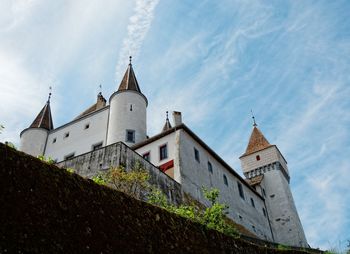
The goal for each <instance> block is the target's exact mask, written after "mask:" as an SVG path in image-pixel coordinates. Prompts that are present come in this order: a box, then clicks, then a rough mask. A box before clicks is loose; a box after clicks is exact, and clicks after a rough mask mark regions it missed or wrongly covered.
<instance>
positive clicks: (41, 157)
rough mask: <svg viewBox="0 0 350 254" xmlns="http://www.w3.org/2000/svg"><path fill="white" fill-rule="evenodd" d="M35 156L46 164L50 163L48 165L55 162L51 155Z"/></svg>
mask: <svg viewBox="0 0 350 254" xmlns="http://www.w3.org/2000/svg"><path fill="white" fill-rule="evenodd" d="M37 158H38V159H39V160H41V161H43V162H46V163H47V164H50V165H52V164H55V161H54V160H53V159H52V158H51V157H48V158H45V156H44V155H38V157H37Z"/></svg>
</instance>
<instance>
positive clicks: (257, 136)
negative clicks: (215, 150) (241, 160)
mask: <svg viewBox="0 0 350 254" xmlns="http://www.w3.org/2000/svg"><path fill="white" fill-rule="evenodd" d="M270 146H272V145H271V144H270V143H269V141H267V139H266V138H265V137H264V135H263V134H262V132H261V131H260V130H259V129H258V128H257V127H256V126H254V128H253V131H252V134H251V135H250V139H249V143H248V146H247V149H246V151H245V153H244V154H243V155H242V156H241V157H243V156H246V155H249V154H252V153H255V152H257V151H260V150H263V149H265V148H267V147H270Z"/></svg>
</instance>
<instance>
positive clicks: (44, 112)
mask: <svg viewBox="0 0 350 254" xmlns="http://www.w3.org/2000/svg"><path fill="white" fill-rule="evenodd" d="M50 97H51V93H50V94H49V98H48V100H47V102H46V104H45V105H44V107H43V108H42V109H41V111H40V113H39V114H38V115H37V117H36V118H35V120H34V121H33V123H32V124H31V125H30V126H29V127H28V128H27V129H24V130H23V131H22V132H21V134H20V138H21V144H20V150H21V151H22V152H25V153H27V154H30V155H33V156H35V157H36V156H38V155H44V153H45V148H46V142H47V137H48V135H49V132H50V131H51V130H52V129H53V123H52V116H51V109H50Z"/></svg>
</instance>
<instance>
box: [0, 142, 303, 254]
mask: <svg viewBox="0 0 350 254" xmlns="http://www.w3.org/2000/svg"><path fill="white" fill-rule="evenodd" d="M0 253H249V254H260V253H264V254H265V253H304V252H301V251H296V250H290V251H278V250H274V249H268V248H263V247H260V246H257V245H254V244H251V243H249V242H247V241H244V240H241V239H234V238H231V237H228V236H225V235H223V234H220V233H218V232H216V231H213V230H207V229H206V228H204V227H203V226H202V225H199V224H196V223H193V222H191V221H189V220H186V219H184V218H181V217H179V216H176V215H174V214H171V213H168V212H167V211H165V210H163V209H161V208H158V207H154V206H151V205H149V204H147V203H144V202H141V201H137V200H135V199H133V198H130V197H128V196H127V195H125V194H123V193H120V192H118V191H116V190H113V189H110V188H108V187H105V186H99V185H97V184H95V183H94V182H92V181H91V180H88V179H84V178H82V177H80V176H79V175H77V174H71V173H68V172H67V171H66V170H64V169H61V168H58V167H56V166H52V165H48V164H46V163H42V162H41V161H39V160H38V159H36V158H33V157H31V156H28V155H25V154H23V153H20V152H16V151H15V150H13V149H11V148H9V147H7V146H5V145H3V144H0Z"/></svg>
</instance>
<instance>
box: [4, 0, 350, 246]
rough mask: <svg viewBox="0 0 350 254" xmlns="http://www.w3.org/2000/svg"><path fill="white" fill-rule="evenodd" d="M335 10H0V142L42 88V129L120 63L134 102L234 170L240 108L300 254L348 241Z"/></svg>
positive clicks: (40, 4)
mask: <svg viewBox="0 0 350 254" xmlns="http://www.w3.org/2000/svg"><path fill="white" fill-rule="evenodd" d="M349 13H350V2H349V1H345V0H344V1H340V0H338V1H328V0H327V1H321V0H319V1H311V0H294V1H277V0H276V1H272V0H269V1H253V0H249V1H243V0H241V1H233V0H226V1H225V0H221V1H209V0H208V1H170V0H168V1H166V0H163V1H158V0H136V1H122V0H119V1H117V0H113V1H112V0H111V1H107V0H105V1H92V0H91V1H83V0H81V1H78V0H77V1H68V0H66V1H64V0H61V1H44V0H23V1H15V0H13V1H7V0H3V1H1V2H0V88H1V100H2V101H1V104H0V123H2V124H3V125H5V130H4V131H3V133H2V134H0V141H2V142H4V141H5V140H8V141H11V142H13V143H15V144H16V145H18V144H19V133H20V131H21V130H22V129H24V128H26V127H28V126H29V125H30V123H31V121H32V120H33V119H34V117H35V116H36V114H37V113H38V112H39V110H40V109H41V107H42V106H43V105H44V103H45V101H46V99H47V94H48V87H49V86H52V87H53V95H52V102H51V107H52V111H53V120H54V124H55V126H59V125H61V124H64V123H66V122H68V121H70V120H71V119H72V118H74V117H75V116H76V115H78V114H79V113H80V112H82V111H83V110H84V109H86V108H87V107H89V106H90V105H91V104H93V103H94V102H95V100H96V95H97V93H98V91H99V88H98V86H99V84H102V87H103V88H102V91H103V94H104V95H105V97H106V98H107V99H108V98H109V96H110V95H111V93H112V92H113V91H114V90H115V89H116V88H117V86H118V85H119V82H120V79H121V76H122V74H123V72H124V71H125V69H126V67H127V62H128V56H129V55H133V65H134V70H135V72H136V76H137V78H138V81H139V84H140V86H141V89H142V91H143V93H144V94H145V95H146V96H147V97H148V100H149V107H148V133H149V135H150V136H152V135H154V134H157V133H158V132H159V131H160V130H161V128H162V125H163V123H164V118H165V111H166V110H169V111H171V110H177V111H182V113H183V118H184V122H185V123H186V124H187V125H188V126H189V127H190V128H191V129H192V130H193V131H194V132H195V133H197V134H198V135H199V136H200V137H201V138H202V139H203V140H204V141H205V142H206V143H207V144H208V145H209V146H210V147H212V148H213V149H214V150H215V151H217V153H218V154H219V155H220V156H222V157H223V158H224V159H225V160H226V161H227V162H228V163H229V164H231V165H232V166H233V167H234V168H235V169H236V170H237V171H238V172H239V173H241V172H240V171H241V167H240V162H239V159H238V157H239V156H240V155H241V154H242V153H243V152H244V150H245V148H246V145H247V142H248V138H249V135H250V132H251V130H252V121H251V115H250V110H251V109H252V110H253V111H254V114H255V116H256V119H257V123H258V125H259V128H260V129H261V130H262V131H263V133H264V134H265V136H266V137H267V139H268V140H269V141H270V143H273V144H276V145H278V147H279V148H280V150H281V152H282V153H283V154H284V156H285V157H286V159H287V161H288V165H289V170H290V173H291V188H292V192H293V194H294V199H295V202H296V206H297V208H298V211H299V215H300V217H301V220H302V223H303V225H304V229H305V233H306V236H307V239H308V241H309V243H310V245H311V246H312V247H320V248H323V249H327V248H339V249H340V248H344V247H345V246H346V240H347V239H350V184H349V180H350V178H349V172H350V156H349V155H350V99H349V98H350V75H349V73H350V60H349V55H350V16H349Z"/></svg>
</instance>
